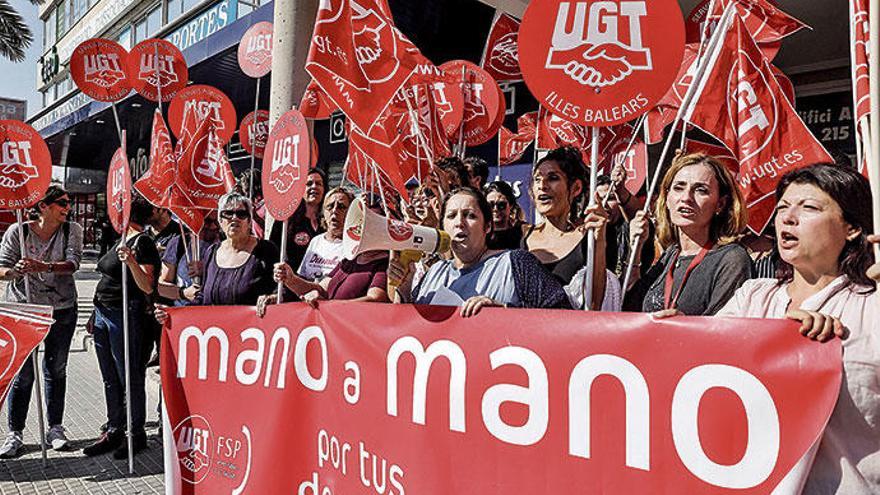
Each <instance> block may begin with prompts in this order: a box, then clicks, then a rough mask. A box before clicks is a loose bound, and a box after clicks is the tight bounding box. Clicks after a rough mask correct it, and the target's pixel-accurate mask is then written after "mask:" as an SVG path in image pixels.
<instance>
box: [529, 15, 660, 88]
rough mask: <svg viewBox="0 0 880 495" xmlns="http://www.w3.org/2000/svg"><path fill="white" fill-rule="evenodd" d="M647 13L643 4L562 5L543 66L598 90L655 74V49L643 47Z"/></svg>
mask: <svg viewBox="0 0 880 495" xmlns="http://www.w3.org/2000/svg"><path fill="white" fill-rule="evenodd" d="M646 15H647V7H646V2H644V1H620V2H614V1H604V2H595V1H594V2H586V1H581V2H561V3H560V4H559V10H558V11H557V14H556V25H555V27H554V29H553V38H552V40H551V46H550V50H549V52H548V53H547V61H546V63H545V64H544V66H545V68H547V69H558V70H561V71H563V72H564V73H565V74H566V75H567V76H568V77H570V78H571V79H572V80H574V81H576V82H578V83H580V84H582V85H584V86H589V87H591V88H596V89H599V88H604V87H607V86H613V85H615V84H617V83H619V82H621V81H623V80H624V79H626V78H627V77H628V76H629V75H630V74H632V73H633V72H635V71H640V70H651V69H652V68H653V66H652V64H651V50H650V49H648V48H645V47H644V46H643V45H642V29H641V20H642V18H643V17H645V16H646Z"/></svg>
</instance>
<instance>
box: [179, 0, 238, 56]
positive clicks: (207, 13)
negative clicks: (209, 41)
mask: <svg viewBox="0 0 880 495" xmlns="http://www.w3.org/2000/svg"><path fill="white" fill-rule="evenodd" d="M237 18H238V2H237V0H222V1H220V2H217V3H215V4H214V5H211V6H210V7H208V9H207V10H204V11H202V13H200V14H199V15H197V16H196V17H195V18H194V19H192V20H191V21H189V22H187V23H186V24H184V25H183V26H181V27H179V28H177V29H175V30H174V31H173V32H172V33H171V34H169V35H168V36H165V39H166V40H168V41H170V42H171V43H173V44H174V45H175V46H177V48H180V50H181V51H183V50H186V49H187V48H189V47H190V46H192V45H194V44H196V43H198V42H199V41H202V40H204V39H205V38H207V37H208V36H211V35H212V34H214V33H216V32H217V31H220V30H221V29H223V28H225V27H226V26H228V25H230V24H232V23H233V22H234V21H235V20H236V19H237Z"/></svg>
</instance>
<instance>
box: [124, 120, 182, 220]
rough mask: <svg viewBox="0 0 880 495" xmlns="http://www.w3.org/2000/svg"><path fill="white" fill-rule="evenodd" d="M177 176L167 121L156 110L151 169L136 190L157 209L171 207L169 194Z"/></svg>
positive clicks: (151, 149)
mask: <svg viewBox="0 0 880 495" xmlns="http://www.w3.org/2000/svg"><path fill="white" fill-rule="evenodd" d="M176 174H177V161H176V160H175V159H174V150H173V148H172V146H171V135H170V134H169V133H168V127H166V126H165V119H163V118H162V114H161V113H160V112H159V110H158V109H156V112H155V113H154V114H153V130H152V133H151V135H150V168H149V169H147V171H146V172H145V173H144V174H143V175H142V176H141V178H140V179H138V180H137V181H136V182H135V183H134V188H135V190H136V191H137V192H139V193H140V195H141V196H143V197H144V198H145V199H146V200H147V201H149V202H150V203H152V204H153V206H155V207H157V208H167V207H168V206H169V202H168V200H169V192H170V188H171V185H172V184H174V178H175V175H176Z"/></svg>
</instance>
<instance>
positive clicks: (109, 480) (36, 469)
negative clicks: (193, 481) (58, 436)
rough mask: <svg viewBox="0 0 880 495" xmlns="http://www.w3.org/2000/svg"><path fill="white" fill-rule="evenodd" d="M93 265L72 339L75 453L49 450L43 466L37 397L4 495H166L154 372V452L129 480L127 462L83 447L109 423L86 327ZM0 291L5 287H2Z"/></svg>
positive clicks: (150, 391) (1, 469)
mask: <svg viewBox="0 0 880 495" xmlns="http://www.w3.org/2000/svg"><path fill="white" fill-rule="evenodd" d="M94 267H95V265H94V263H93V262H92V263H83V267H82V271H81V272H79V273H78V274H77V289H78V291H79V303H80V306H79V326H78V328H77V332H76V334H75V336H74V339H73V345H72V348H71V353H70V360H69V362H68V365H67V406H66V409H65V414H64V422H65V427H66V428H67V434H68V437H69V438H70V439H71V443H72V447H73V449H74V450H72V451H69V452H55V451H53V450H49V451H48V456H49V459H48V462H47V464H46V467H45V468H44V467H43V466H42V460H41V456H40V449H39V445H38V443H39V429H38V426H37V409H36V400H35V398H36V394H34V395H33V399H32V401H31V409H30V412H29V414H28V426H27V428H26V429H25V431H24V441H25V445H26V447H25V454H24V455H22V456H21V457H19V458H17V459H12V460H3V461H0V495H6V494H22V495H24V494H28V495H30V494H46V493H52V494H68V493H76V494H80V493H95V494H117V493H119V494H122V493H125V494H146V493H163V490H164V488H163V474H162V472H163V466H162V445H161V443H160V441H159V437H158V436H157V429H158V418H157V414H156V404H157V402H158V398H159V385H158V379H157V377H156V375H155V374H154V369H155V368H151V369H150V370H148V371H147V375H148V377H147V378H148V379H147V435H148V437H149V439H148V445H149V448H148V449H147V450H145V451H144V452H142V453H140V454H138V455H137V456H135V473H136V474H134V475H132V476H131V477H129V476H128V462H127V461H125V460H122V461H117V460H114V459H113V458H112V457H111V456H109V455H103V456H97V457H91V458H90V457H85V456H83V455H82V452H81V451H82V448H83V447H85V446H86V445H88V444H89V443H91V441H92V440H94V439H95V438H96V437H97V436H98V435H99V433H100V432H99V429H100V427H101V425H102V424H103V423H104V421H105V420H106V408H105V403H104V392H103V383H102V382H101V373H100V371H99V369H98V361H97V358H96V357H95V353H94V350H93V348H92V345H91V339H90V337H88V335H87V334H86V333H85V332H84V331H83V324H84V323H85V321H86V320H87V319H88V316H89V314H90V313H91V310H92V304H91V300H92V295H93V294H94V290H95V285H96V284H97V281H98V278H100V277H99V276H98V274H97V273H95V272H94ZM0 290H5V288H2V287H0ZM0 417H2V419H0V434H2V435H3V436H4V437H5V435H6V431H7V430H6V411H5V407H3V412H2V414H0Z"/></svg>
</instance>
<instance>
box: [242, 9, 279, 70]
mask: <svg viewBox="0 0 880 495" xmlns="http://www.w3.org/2000/svg"><path fill="white" fill-rule="evenodd" d="M238 66H239V67H241V71H242V72H244V73H245V74H246V75H248V76H250V77H256V78H260V77H263V76H265V75H266V74H268V73H269V72H270V71H271V70H272V23H271V22H265V21H264V22H258V23H256V24H254V25H253V26H251V27H250V28H248V30H247V31H245V33H244V35H243V36H242V37H241V42H240V43H239V44H238Z"/></svg>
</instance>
